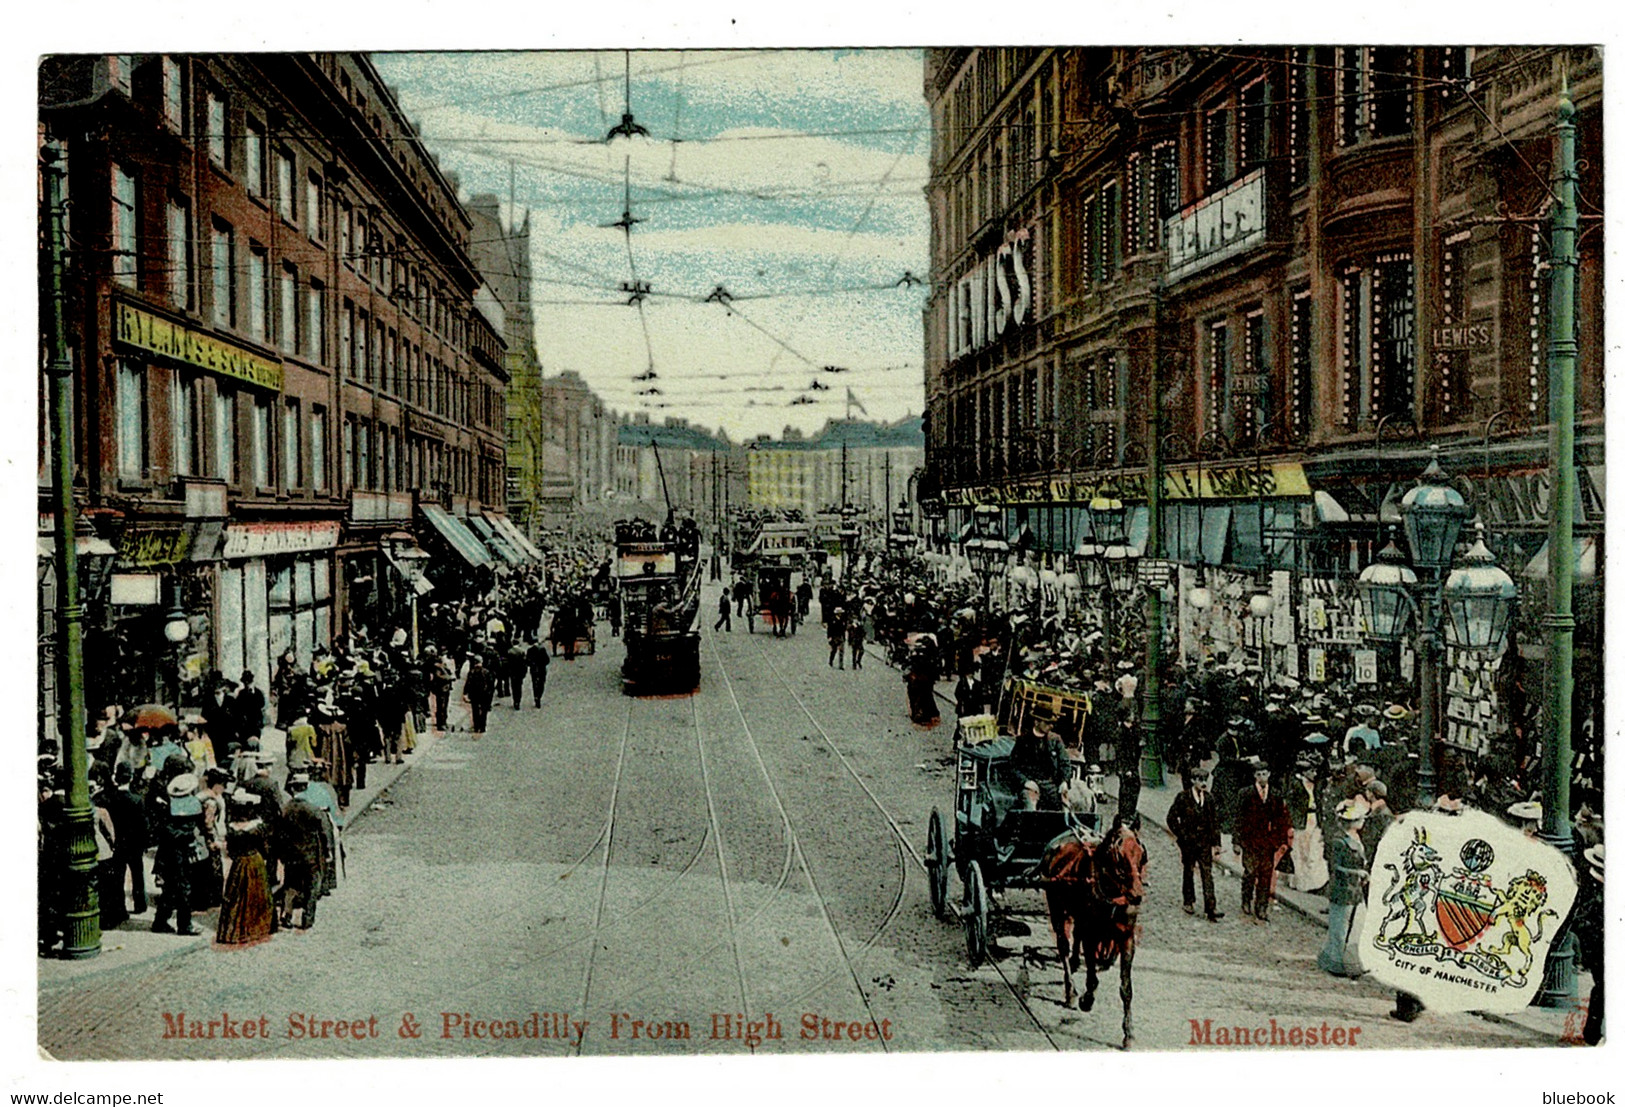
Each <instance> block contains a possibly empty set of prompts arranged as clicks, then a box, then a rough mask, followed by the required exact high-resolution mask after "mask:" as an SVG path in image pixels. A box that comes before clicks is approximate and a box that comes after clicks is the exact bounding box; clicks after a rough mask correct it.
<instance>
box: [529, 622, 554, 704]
mask: <svg viewBox="0 0 1625 1107" xmlns="http://www.w3.org/2000/svg"><path fill="white" fill-rule="evenodd" d="M525 663H526V664H527V665H528V666H529V667H530V694H531V699H532V700H534V701H535V705H536V706H537V707H540V706H542V693H543V692H545V691H547V666H548V664H549V656H548V650H547V647H546V646H545V645H543V644H542V640H541V639H540V638H533V639H532V640H531V643H530V648H529V649H527V650H526V651H525Z"/></svg>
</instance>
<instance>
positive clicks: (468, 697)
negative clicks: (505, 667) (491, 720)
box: [463, 654, 496, 738]
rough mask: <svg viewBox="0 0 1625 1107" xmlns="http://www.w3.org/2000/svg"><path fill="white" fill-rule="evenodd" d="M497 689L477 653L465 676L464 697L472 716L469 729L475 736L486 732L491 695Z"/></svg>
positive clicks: (478, 736)
mask: <svg viewBox="0 0 1625 1107" xmlns="http://www.w3.org/2000/svg"><path fill="white" fill-rule="evenodd" d="M495 691H496V688H495V685H494V684H493V682H492V680H491V674H490V673H489V672H488V671H487V670H486V668H485V661H484V660H483V659H482V658H481V657H480V655H479V654H475V655H474V660H473V661H471V662H469V665H468V676H466V677H464V678H463V699H464V700H465V701H466V702H467V703H468V711H469V716H470V720H469V730H471V731H473V733H474V737H475V738H480V737H482V736H484V734H485V719H486V716H487V715H489V714H490V713H491V697H492V695H493V694H494V693H495Z"/></svg>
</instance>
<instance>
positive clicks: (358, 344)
mask: <svg viewBox="0 0 1625 1107" xmlns="http://www.w3.org/2000/svg"><path fill="white" fill-rule="evenodd" d="M367 331H368V325H367V313H366V312H364V311H363V312H360V313H358V314H357V315H356V323H355V375H356V376H357V377H358V378H360V379H361V380H362V381H364V382H366V383H367V384H371V383H372V363H371V362H370V361H368V360H367Z"/></svg>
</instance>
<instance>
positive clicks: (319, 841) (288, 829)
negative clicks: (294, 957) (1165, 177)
mask: <svg viewBox="0 0 1625 1107" xmlns="http://www.w3.org/2000/svg"><path fill="white" fill-rule="evenodd" d="M309 783H310V776H309V774H307V773H303V772H299V773H294V774H293V775H292V776H290V777H289V778H288V789H289V793H290V794H289V797H288V803H287V806H286V807H284V808H283V809H282V817H281V818H280V819H279V820H277V824H276V828H275V830H274V833H275V835H276V846H275V849H276V855H277V859H278V860H279V861H281V862H282V900H281V903H280V905H279V911H280V914H281V925H282V926H284V927H290V926H292V925H293V917H294V914H293V913H294V911H295V910H298V911H299V912H300V915H299V928H300V929H301V930H308V929H310V926H311V924H312V923H314V922H315V921H316V902H317V900H319V899H320V898H321V895H322V873H323V871H324V869H325V862H324V857H323V854H324V852H325V851H324V846H325V845H326V843H327V826H326V823H325V821H324V820H323V818H322V813H321V811H320V810H319V809H317V808H316V806H315V805H313V804H312V803H311V802H310V801H309V800H308V799H307V798H305V788H306V786H307V785H309Z"/></svg>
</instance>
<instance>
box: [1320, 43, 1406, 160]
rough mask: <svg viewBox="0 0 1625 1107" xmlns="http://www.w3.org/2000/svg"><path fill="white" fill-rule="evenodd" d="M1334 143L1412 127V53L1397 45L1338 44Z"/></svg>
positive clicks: (1388, 135) (1348, 143) (1345, 143)
mask: <svg viewBox="0 0 1625 1107" xmlns="http://www.w3.org/2000/svg"><path fill="white" fill-rule="evenodd" d="M1336 58H1337V73H1338V79H1337V98H1338V104H1337V123H1338V125H1337V143H1338V145H1339V146H1351V145H1353V144H1354V143H1356V142H1363V141H1366V140H1368V139H1376V138H1391V137H1393V136H1395V135H1403V134H1407V133H1409V131H1410V129H1411V96H1410V80H1411V77H1410V68H1411V53H1410V51H1409V50H1407V49H1405V48H1404V47H1396V46H1350V47H1339V48H1338V50H1337V54H1336Z"/></svg>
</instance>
